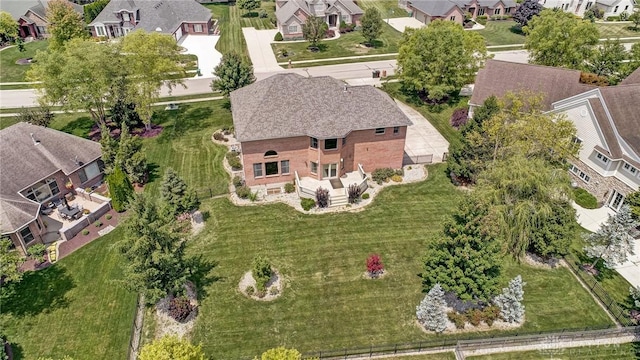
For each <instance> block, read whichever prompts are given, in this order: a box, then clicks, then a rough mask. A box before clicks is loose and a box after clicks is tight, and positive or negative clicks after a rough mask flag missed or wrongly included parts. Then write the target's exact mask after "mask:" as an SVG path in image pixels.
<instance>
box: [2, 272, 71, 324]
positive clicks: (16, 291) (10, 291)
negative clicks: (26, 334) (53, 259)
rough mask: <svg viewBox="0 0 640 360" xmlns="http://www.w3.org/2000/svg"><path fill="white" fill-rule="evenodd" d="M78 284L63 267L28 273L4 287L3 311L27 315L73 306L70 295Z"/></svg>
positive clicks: (16, 314)
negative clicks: (15, 282)
mask: <svg viewBox="0 0 640 360" xmlns="http://www.w3.org/2000/svg"><path fill="white" fill-rule="evenodd" d="M75 286H76V285H75V282H74V281H73V278H71V276H69V274H67V270H66V269H65V268H64V267H61V266H57V265H53V266H50V267H48V268H46V269H43V270H38V271H29V272H26V273H25V274H24V276H23V277H22V281H21V282H19V283H17V284H9V285H7V286H5V287H4V288H3V289H2V290H3V291H2V296H1V298H0V302H2V312H3V313H7V314H12V315H13V316H16V317H23V316H35V315H38V314H41V313H45V314H46V313H49V312H51V311H53V310H56V309H60V308H65V307H67V306H69V300H68V299H67V297H66V294H67V292H69V291H70V290H71V289H73V288H74V287H75Z"/></svg>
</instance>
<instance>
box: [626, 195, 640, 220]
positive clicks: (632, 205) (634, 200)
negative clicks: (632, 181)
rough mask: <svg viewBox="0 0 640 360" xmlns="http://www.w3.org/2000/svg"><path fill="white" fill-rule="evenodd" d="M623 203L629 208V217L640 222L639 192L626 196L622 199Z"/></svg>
mask: <svg viewBox="0 0 640 360" xmlns="http://www.w3.org/2000/svg"><path fill="white" fill-rule="evenodd" d="M624 203H625V204H626V205H628V206H629V210H631V216H633V218H634V219H636V220H639V221H640V190H638V191H635V192H632V193H631V194H628V195H627V196H626V197H625V198H624Z"/></svg>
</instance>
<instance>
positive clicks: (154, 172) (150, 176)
mask: <svg viewBox="0 0 640 360" xmlns="http://www.w3.org/2000/svg"><path fill="white" fill-rule="evenodd" d="M161 177H162V174H160V165H158V164H156V163H148V164H147V184H150V183H153V182H154V181H156V180H158V179H160V178H161Z"/></svg>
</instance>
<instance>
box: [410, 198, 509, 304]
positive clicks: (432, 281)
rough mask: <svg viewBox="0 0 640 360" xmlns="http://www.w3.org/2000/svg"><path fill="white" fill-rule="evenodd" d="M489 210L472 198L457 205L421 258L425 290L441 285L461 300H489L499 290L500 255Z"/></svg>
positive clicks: (496, 235) (496, 234)
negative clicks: (450, 217)
mask: <svg viewBox="0 0 640 360" xmlns="http://www.w3.org/2000/svg"><path fill="white" fill-rule="evenodd" d="M490 216H491V214H490V213H489V209H488V207H487V206H486V205H485V204H483V203H482V202H481V201H479V200H478V199H477V198H475V197H471V196H469V197H467V198H465V199H464V200H463V201H462V203H461V204H460V205H459V206H458V210H457V211H456V212H455V213H454V214H453V215H452V219H451V220H449V221H447V222H446V223H445V225H444V229H443V232H442V233H441V234H440V235H438V236H437V238H436V239H435V241H432V242H430V245H429V246H428V248H427V251H426V255H425V256H424V258H423V264H424V265H423V270H422V274H421V277H422V285H423V288H424V290H425V291H428V290H430V289H431V288H433V287H434V286H435V285H436V284H438V283H439V284H440V285H441V286H442V288H443V289H444V290H446V291H451V292H454V293H456V295H457V296H458V297H459V298H461V299H463V300H471V299H478V300H485V301H488V300H489V299H490V298H491V297H492V296H493V295H494V294H495V293H496V291H497V289H498V287H497V286H498V281H499V276H500V274H501V271H502V255H501V249H500V242H499V240H498V233H497V232H496V230H495V228H494V227H493V226H491V224H492V219H491V218H490Z"/></svg>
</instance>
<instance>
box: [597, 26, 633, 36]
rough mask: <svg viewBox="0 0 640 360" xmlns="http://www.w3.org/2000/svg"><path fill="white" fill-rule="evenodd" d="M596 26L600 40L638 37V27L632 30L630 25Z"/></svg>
mask: <svg viewBox="0 0 640 360" xmlns="http://www.w3.org/2000/svg"><path fill="white" fill-rule="evenodd" d="M596 26H597V27H598V30H599V31H600V38H601V39H606V38H612V39H613V38H619V37H640V27H638V29H637V30H633V25H632V24H606V23H604V24H602V23H597V24H596Z"/></svg>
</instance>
